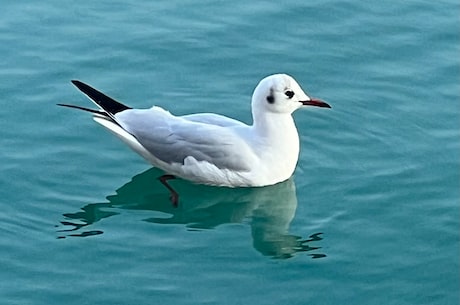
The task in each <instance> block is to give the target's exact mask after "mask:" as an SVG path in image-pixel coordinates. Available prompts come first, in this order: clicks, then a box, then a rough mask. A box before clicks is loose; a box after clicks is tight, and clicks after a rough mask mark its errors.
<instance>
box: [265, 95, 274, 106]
mask: <svg viewBox="0 0 460 305" xmlns="http://www.w3.org/2000/svg"><path fill="white" fill-rule="evenodd" d="M267 102H268V103H269V104H273V103H275V97H274V96H273V95H269V96H267Z"/></svg>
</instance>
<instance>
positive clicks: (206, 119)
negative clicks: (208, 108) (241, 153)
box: [181, 113, 246, 127]
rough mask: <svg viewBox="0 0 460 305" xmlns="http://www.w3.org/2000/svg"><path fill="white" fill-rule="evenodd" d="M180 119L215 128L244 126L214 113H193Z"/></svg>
mask: <svg viewBox="0 0 460 305" xmlns="http://www.w3.org/2000/svg"><path fill="white" fill-rule="evenodd" d="M181 118H183V119H185V120H188V121H191V122H197V123H205V124H211V125H216V126H221V127H235V126H245V125H246V124H244V123H242V122H240V121H238V120H235V119H232V118H229V117H226V116H223V115H219V114H214V113H195V114H188V115H184V116H181Z"/></svg>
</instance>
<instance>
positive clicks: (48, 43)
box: [0, 0, 460, 305]
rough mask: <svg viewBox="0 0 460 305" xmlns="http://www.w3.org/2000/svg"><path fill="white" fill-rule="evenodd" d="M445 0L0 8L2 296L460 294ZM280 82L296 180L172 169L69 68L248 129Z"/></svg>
mask: <svg viewBox="0 0 460 305" xmlns="http://www.w3.org/2000/svg"><path fill="white" fill-rule="evenodd" d="M459 13H460V5H459V4H458V3H457V2H456V1H438V2H428V1H405V2H397V1H387V2H379V1H368V2H362V3H359V2H356V3H346V2H341V1H310V2H305V1H286V2H285V3H284V2H283V3H280V2H271V3H265V2H261V1H253V2H244V1H233V2H223V1H216V2H211V1H193V2H192V1H184V2H177V1H156V2H150V1H137V2H135V3H134V2H133V3H132V4H128V3H124V2H120V1H111V2H105V1H102V2H101V1H99V2H94V3H80V2H74V1H55V0H48V1H44V2H32V1H20V2H18V1H16V2H9V3H3V4H2V9H1V12H0V16H1V18H0V42H1V43H0V58H1V61H0V100H1V103H2V107H1V108H0V128H1V132H2V136H1V138H0V139H1V142H0V143H1V149H0V160H1V161H0V171H1V173H2V174H1V175H0V207H1V211H2V212H1V213H0V249H1V260H0V300H1V303H2V304H398V305H399V304H459V286H460V280H459V256H460V251H459V250H460V248H459V245H460V243H459V229H460V228H459V219H460V218H459V216H460V215H459V214H460V213H459V198H460V185H459V184H460V183H459V182H460V154H459V152H460V141H459V140H460V137H459V136H460V128H459V127H460V107H459V101H460V60H459V56H458V54H460V52H459V51H460V32H459V28H460V27H459V26H460V19H459V18H458V16H459ZM278 72H286V73H289V74H291V75H293V76H294V77H295V78H296V79H297V80H298V81H299V83H300V84H301V85H302V86H303V87H304V89H306V91H307V92H308V93H310V94H311V95H312V96H315V97H320V98H323V99H324V100H327V101H328V102H329V103H330V104H331V105H332V106H333V108H332V109H330V110H329V109H309V110H307V109H305V110H302V111H298V112H296V114H295V119H296V122H297V126H298V128H299V131H300V134H301V146H302V148H301V149H302V150H301V155H300V159H299V164H298V167H297V170H296V172H295V174H294V176H293V178H292V179H290V180H288V181H286V182H284V183H281V184H279V185H275V186H271V187H266V188H258V189H225V188H213V187H204V186H197V185H193V184H191V183H188V182H186V181H174V182H173V184H174V186H175V187H176V188H177V190H178V191H179V193H180V194H181V202H180V203H181V204H180V206H179V207H178V208H176V209H175V208H173V207H172V206H171V205H170V203H169V200H168V193H167V192H166V191H165V189H164V188H163V187H162V186H161V185H160V184H159V182H158V181H157V180H156V177H157V176H159V175H160V174H161V172H160V171H158V170H157V169H152V168H150V167H149V165H148V164H146V163H145V162H144V161H143V160H142V159H141V158H140V157H138V156H137V155H135V154H134V153H132V152H131V151H130V150H129V149H128V148H126V147H124V146H123V144H122V143H121V142H119V141H118V140H117V139H115V138H114V137H113V136H112V135H111V134H109V133H108V132H107V131H105V130H103V128H101V127H100V126H98V125H97V124H96V123H94V122H93V121H92V120H90V119H89V117H88V116H87V115H85V114H84V113H79V112H76V111H72V110H68V109H61V108H59V107H57V106H55V104H56V103H60V102H71V103H77V104H80V105H84V106H89V105H90V103H89V101H87V100H86V99H85V98H84V96H83V95H82V94H81V93H79V92H78V91H77V90H76V89H75V88H74V87H73V86H72V85H71V84H70V80H71V79H80V80H82V81H85V82H88V83H90V84H92V85H93V86H95V87H96V88H99V89H101V90H103V91H105V92H106V93H108V94H110V95H111V96H113V97H114V98H117V99H119V100H121V101H123V102H125V103H127V104H129V105H131V106H133V107H149V106H151V105H152V104H157V105H160V106H163V107H165V108H168V109H169V110H170V111H171V112H173V113H175V114H186V113H190V112H218V113H221V114H224V115H228V116H231V117H235V118H239V119H241V120H243V121H245V122H250V120H251V118H250V111H249V103H250V95H251V93H252V90H253V88H254V87H255V86H256V84H257V83H258V81H259V80H260V79H261V78H263V77H264V76H266V75H268V74H272V73H278Z"/></svg>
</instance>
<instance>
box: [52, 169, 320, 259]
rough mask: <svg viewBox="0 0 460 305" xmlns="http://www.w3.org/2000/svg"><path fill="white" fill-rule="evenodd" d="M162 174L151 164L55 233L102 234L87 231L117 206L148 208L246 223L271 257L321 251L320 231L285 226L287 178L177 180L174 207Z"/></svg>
mask: <svg viewBox="0 0 460 305" xmlns="http://www.w3.org/2000/svg"><path fill="white" fill-rule="evenodd" d="M160 175H161V173H160V171H158V170H157V169H155V168H151V169H149V170H147V171H145V172H143V173H141V174H139V175H137V176H135V177H133V179H132V180H131V181H130V182H128V183H126V184H125V185H123V186H122V187H120V188H119V189H118V190H117V191H116V194H115V195H111V196H108V197H107V199H108V201H109V202H105V203H92V204H88V205H86V206H84V207H83V208H82V209H81V211H78V212H76V213H66V214H64V217H65V221H61V225H62V226H64V228H62V229H60V230H59V231H58V232H59V234H60V236H59V237H58V238H65V237H70V236H72V237H86V236H93V235H98V234H102V233H103V231H100V230H91V229H90V227H91V225H92V224H94V223H96V222H98V221H99V220H101V219H104V218H107V217H111V216H115V215H118V214H119V212H117V210H118V211H119V210H120V209H133V210H145V211H152V214H153V216H152V217H150V218H147V219H145V221H147V222H152V223H156V224H183V225H185V226H186V227H187V228H188V229H189V230H199V229H212V228H215V227H217V226H219V225H221V224H228V223H242V222H245V223H246V222H248V223H249V224H250V226H251V232H252V238H253V245H254V248H255V249H256V250H257V251H259V252H260V253H262V254H263V255H266V256H270V257H273V258H289V257H292V256H293V255H294V254H295V253H298V252H307V253H308V255H310V256H311V257H312V258H321V257H325V256H326V255H325V254H323V253H321V252H320V249H321V247H319V246H318V242H319V241H320V240H322V237H321V235H322V234H321V233H318V232H316V233H313V234H311V235H309V237H308V238H302V237H301V236H296V235H292V234H290V233H289V226H290V223H291V221H292V219H293V218H294V215H295V211H296V208H297V197H296V191H295V185H294V182H293V181H292V179H289V180H288V181H285V182H283V183H279V184H276V185H273V186H268V187H262V188H236V189H229V188H218V187H209V186H203V185H193V184H189V183H188V182H185V181H181V180H177V181H175V184H174V187H175V189H176V190H177V191H178V192H179V194H181V197H180V201H179V206H178V207H177V208H176V207H174V206H173V205H172V204H171V202H170V200H169V199H168V193H167V192H164V189H163V188H162V187H160V185H158V187H155V183H156V181H157V177H158V176H160Z"/></svg>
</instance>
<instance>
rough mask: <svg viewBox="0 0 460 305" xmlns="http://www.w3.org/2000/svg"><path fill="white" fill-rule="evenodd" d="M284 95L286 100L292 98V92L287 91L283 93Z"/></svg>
mask: <svg viewBox="0 0 460 305" xmlns="http://www.w3.org/2000/svg"><path fill="white" fill-rule="evenodd" d="M284 94H286V96H287V97H288V98H292V97H293V96H294V91H292V90H288V91H286V92H284Z"/></svg>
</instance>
